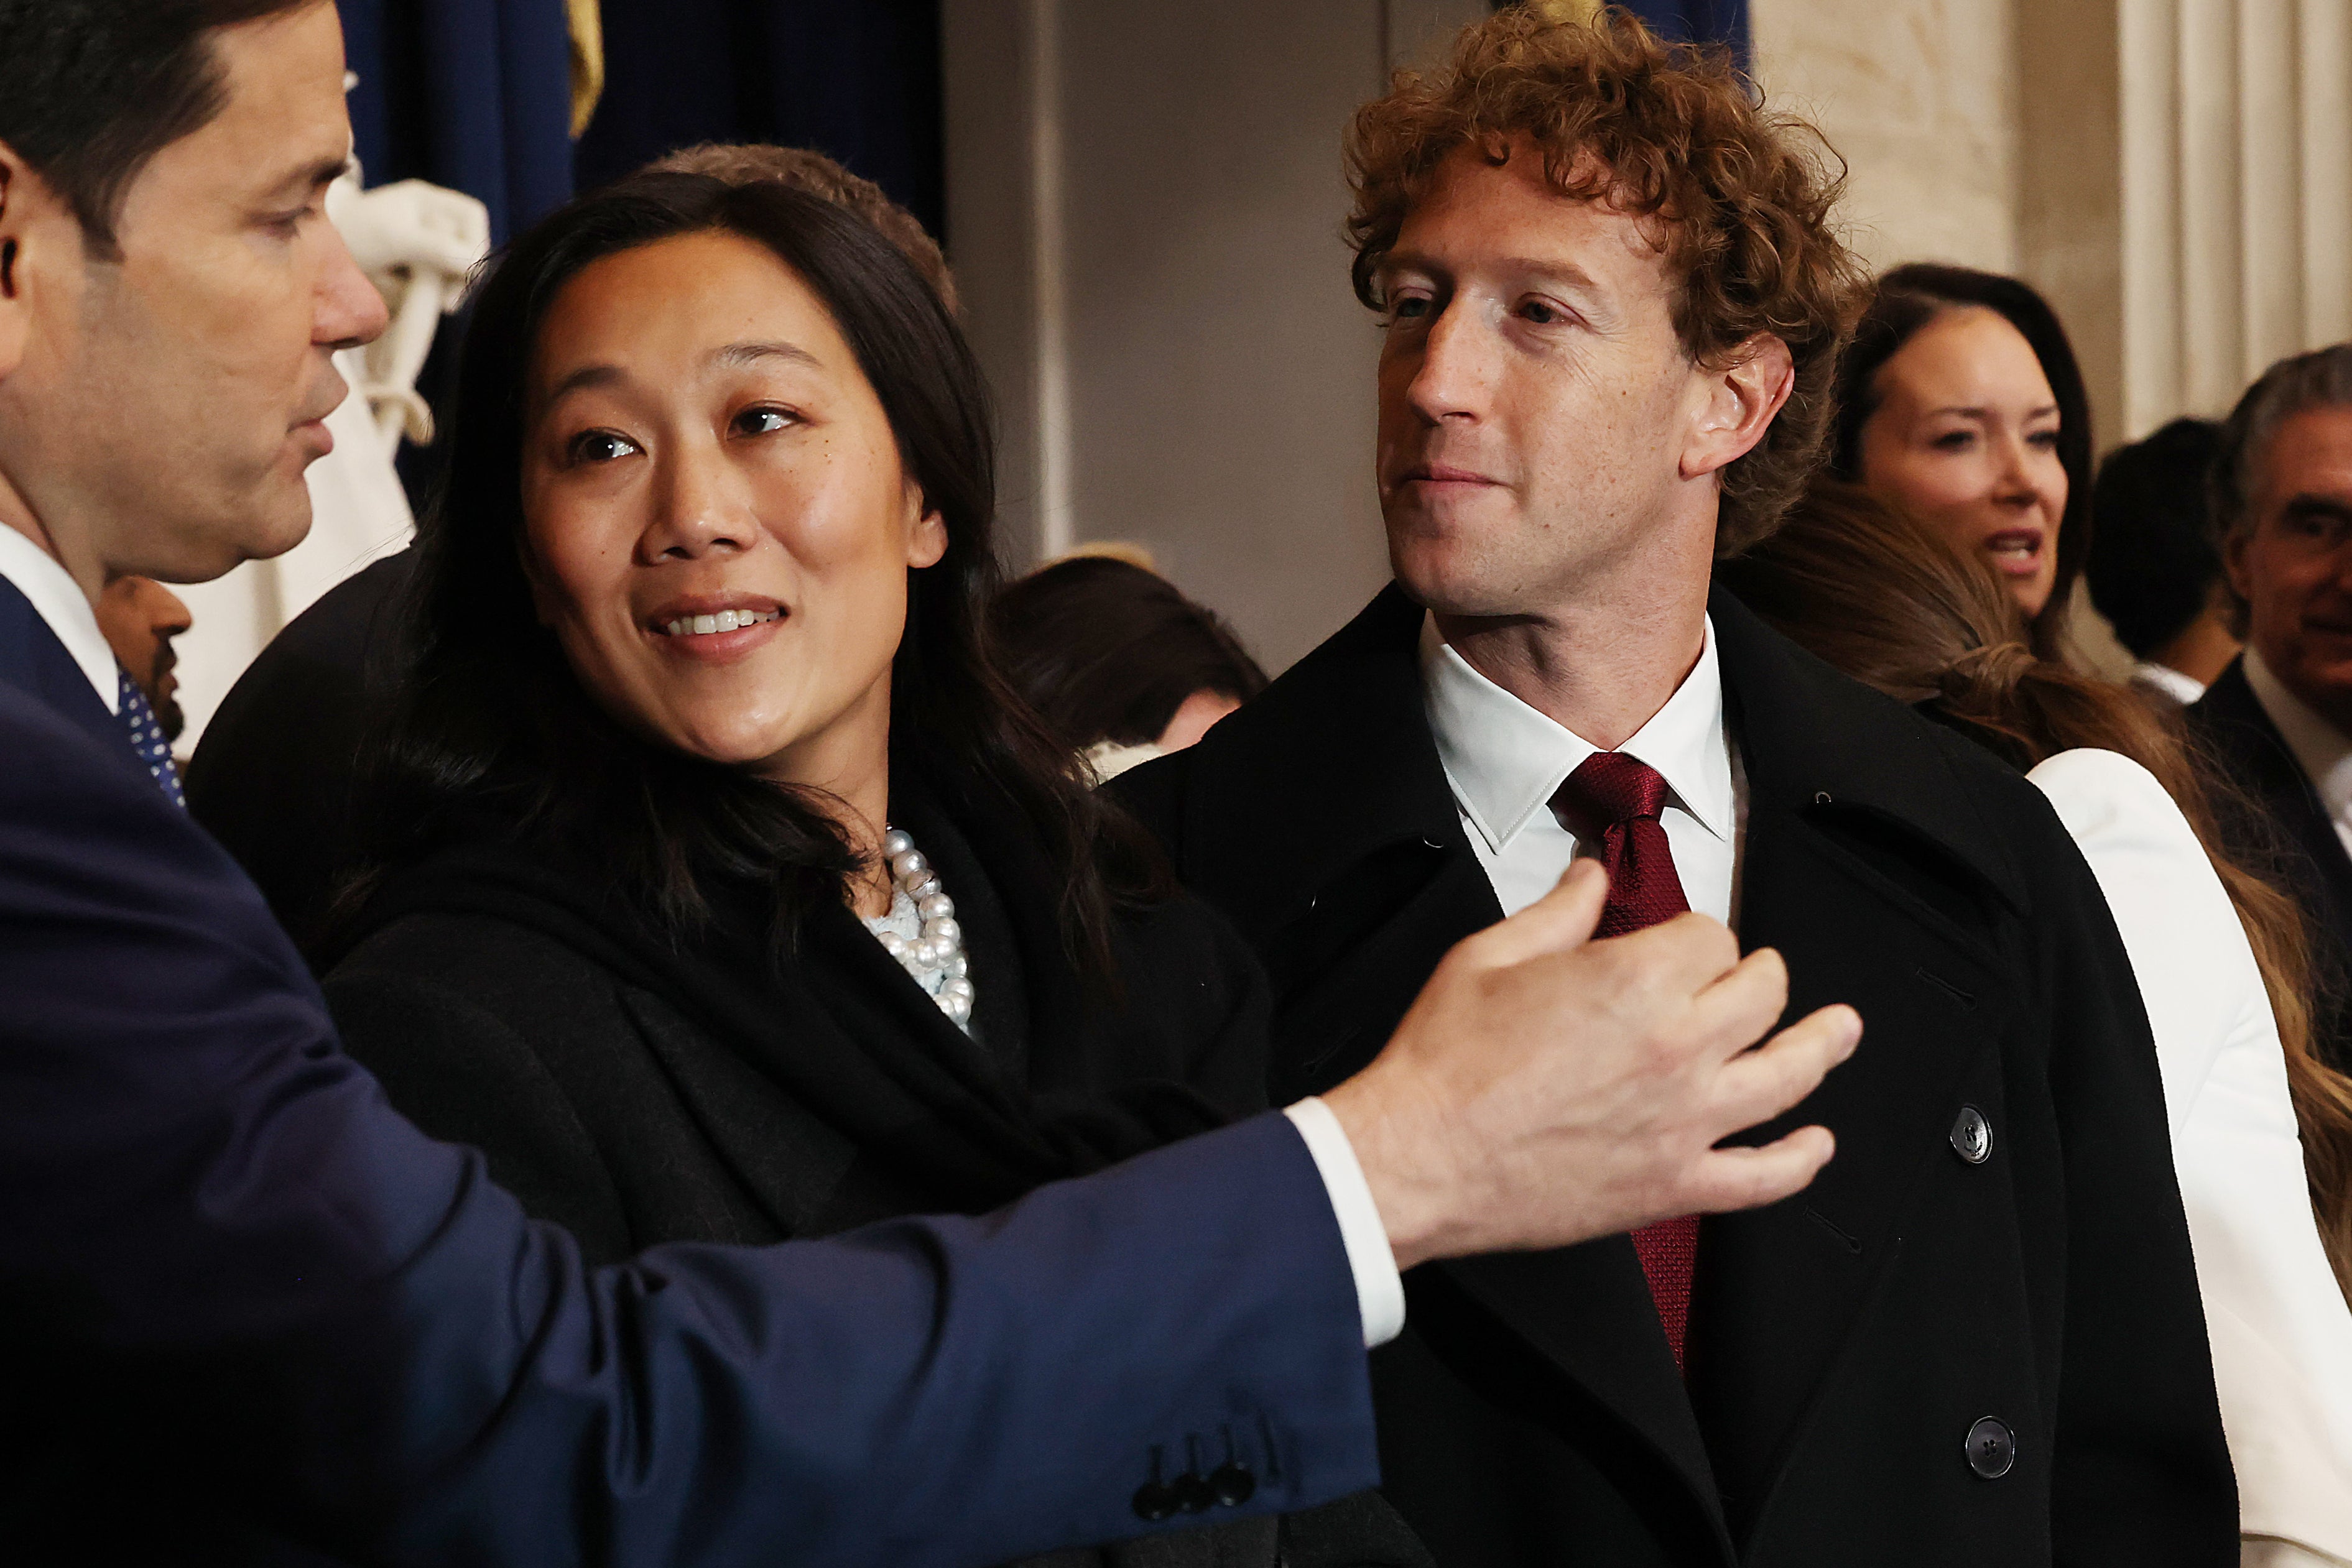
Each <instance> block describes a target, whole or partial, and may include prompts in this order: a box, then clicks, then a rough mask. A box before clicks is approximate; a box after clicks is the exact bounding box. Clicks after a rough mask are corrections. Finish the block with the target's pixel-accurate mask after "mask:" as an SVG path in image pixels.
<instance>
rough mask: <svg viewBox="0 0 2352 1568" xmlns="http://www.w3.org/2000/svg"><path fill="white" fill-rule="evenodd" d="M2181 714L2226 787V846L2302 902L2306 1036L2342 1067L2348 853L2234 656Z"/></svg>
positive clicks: (2347, 991) (2351, 969)
mask: <svg viewBox="0 0 2352 1568" xmlns="http://www.w3.org/2000/svg"><path fill="white" fill-rule="evenodd" d="M2185 720H2186V722H2187V724H2188V726H2189V736H2190V737H2191V738H2193V739H2194V740H2195V741H2196V742H2197V748H2198V752H2199V754H2200V759H2201V760H2202V761H2203V762H2204V763H2205V765H2206V766H2208V767H2209V768H2213V769H2214V770H2215V772H2216V773H2218V774H2219V776H2220V777H2221V779H2223V780H2224V781H2225V782H2226V783H2227V784H2228V785H2229V786H2230V788H2229V789H2227V790H2224V791H2222V792H2221V795H2220V797H2219V799H2220V803H2221V810H2220V812H2219V813H2218V814H2219V816H2220V818H2221V832H2222V836H2223V838H2224V839H2225V840H2226V841H2228V844H2229V848H2230V852H2231V854H2232V855H2233V856H2235V857H2236V858H2237V860H2238V861H2239V862H2240V863H2242V864H2244V865H2249V866H2252V867H2255V868H2257V869H2258V870H2260V871H2262V872H2263V873H2265V874H2267V875H2268V876H2270V877H2271V878H2272V879H2273V881H2275V882H2276V883H2278V884H2279V885H2280V886H2282V887H2284V888H2287V889H2289V890H2290V891H2292V892H2293V893H2294V896H2295V902H2296V903H2297V904H2301V905H2302V907H2303V915H2304V920H2305V929H2306V930H2307V931H2308V932H2309V934H2310V942H2311V956H2312V978H2313V981H2314V985H2315V993H2316V995H2315V999H2316V1001H2317V1004H2318V1005H2317V1006H2316V1007H2315V1009H2313V1013H2312V1023H2313V1037H2314V1038H2313V1043H2314V1044H2315V1046H2316V1047H2317V1048H2318V1050H2319V1053H2320V1055H2321V1057H2322V1059H2323V1060H2325V1061H2327V1062H2328V1063H2329V1065H2331V1066H2333V1067H2335V1068H2336V1070H2337V1071H2345V1072H2352V855H2347V854H2346V853H2345V852H2344V841H2343V840H2341V839H2339V838H2337V837H2336V824H2335V823H2334V822H2333V821H2330V820H2329V818H2328V815H2327V808H2326V806H2325V805H2323V804H2322V803H2321V802H2320V799H2319V791H2318V789H2315V788H2314V786H2313V785H2312V782H2311V780H2310V779H2309V778H2307V777H2305V774H2304V771H2303V764H2302V763H2300V762H2298V761H2296V760H2295V757H2294V751H2293V750H2292V749H2290V748H2289V747H2288V746H2287V743H2286V737H2284V736H2283V735H2281V734H2280V733H2279V730H2278V726H2276V725H2274V724H2273V723H2272V722H2271V716H2270V715H2268V714H2266V713H2264V712H2263V705H2262V703H2261V702H2260V701H2259V700H2257V699H2256V698H2255V696H2254V688H2253V687H2252V685H2249V684H2248V683H2247V681H2246V662H2245V660H2244V659H2243V658H2237V659H2232V660H2231V662H2230V667H2229V668H2228V669H2226V670H2224V671H2222V672H2221V679H2220V680H2217V681H2215V682H2214V683H2213V685H2211V686H2210V688H2208V689H2207V691H2206V693H2205V695H2203V696H2202V697H2200V698H2199V699H2198V700H2197V701H2196V702H2194V703H2192V704H2190V705H2189V708H2188V710H2187V712H2186V714H2185Z"/></svg>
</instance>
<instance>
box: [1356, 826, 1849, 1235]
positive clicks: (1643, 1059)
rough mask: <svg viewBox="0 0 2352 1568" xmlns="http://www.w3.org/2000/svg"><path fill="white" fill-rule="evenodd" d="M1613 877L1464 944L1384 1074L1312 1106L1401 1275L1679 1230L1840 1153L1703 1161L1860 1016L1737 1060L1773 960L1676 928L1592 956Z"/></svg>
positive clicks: (1768, 1106) (1577, 883) (1815, 1025)
mask: <svg viewBox="0 0 2352 1568" xmlns="http://www.w3.org/2000/svg"><path fill="white" fill-rule="evenodd" d="M1607 895H1608V878H1607V877H1606V876H1605V875H1604V874H1603V873H1602V872H1601V869H1600V867H1599V866H1597V865H1595V864H1594V863H1592V862H1590V861H1580V862H1577V863H1576V864H1575V865H1573V866H1571V867H1570V869H1569V872H1568V874H1567V875H1566V876H1564V877H1562V878H1561V879H1560V882H1559V886H1558V887H1556V888H1554V889H1553V890H1552V891H1551V892H1550V893H1549V894H1547V895H1545V897H1544V898H1542V899H1541V900H1540V901H1538V903H1536V904H1531V905H1529V906H1528V908H1526V909H1524V910H1522V911H1520V912H1519V913H1518V914H1517V915H1513V916H1511V917H1510V918H1509V919H1507V920H1505V921H1503V922H1501V923H1500V924H1498V925H1493V926H1490V927H1488V928H1487V929H1486V930H1485V931H1482V932H1480V933H1478V934H1477V935H1476V936H1471V937H1469V938H1467V939H1465V941H1463V942H1461V943H1459V944H1457V945H1456V946H1454V949H1453V951H1451V952H1450V953H1448V954H1447V955H1446V956H1445V958H1444V962H1442V963H1441V964H1439V966H1438V967H1437V970H1436V972H1435V973H1434V974H1433V975H1432V976H1431V977H1430V981H1429V984H1428V985H1427V986H1425V987H1423V989H1422V993H1421V995H1420V997H1419V998H1417V999H1416V1000H1415V1001H1414V1003H1413V1005H1412V1009H1411V1010H1410V1011H1408V1012H1407V1013H1406V1015H1405V1017H1404V1020H1403V1021H1402V1023H1401V1024H1399V1025H1398V1026H1397V1030H1396V1033H1395V1034H1394V1035H1393V1036H1392V1037H1391V1039H1390V1040H1389V1044H1388V1046H1387V1048H1386V1049H1385V1050H1383V1051H1381V1055H1380V1057H1379V1059H1378V1060H1377V1061H1373V1062H1372V1064H1371V1065H1370V1066H1369V1067H1367V1068H1366V1069H1365V1070H1364V1071H1361V1072H1360V1073H1358V1074H1357V1075H1356V1076H1355V1077H1354V1078H1351V1079H1349V1081H1348V1082H1345V1083H1343V1084H1341V1085H1340V1086H1339V1088H1337V1089H1335V1090H1333V1091H1331V1092H1329V1093H1328V1094H1326V1095H1325V1096H1324V1097H1323V1098H1324V1100H1325V1102H1326V1103H1328V1105H1329V1106H1330V1107H1331V1110H1332V1112H1333V1113H1334V1114H1335V1115H1337V1116H1338V1117H1339V1124H1340V1125H1341V1126H1342V1127H1343V1128H1345V1129H1346V1131H1347V1134H1348V1137H1349V1142H1350V1143H1351V1144H1352V1145H1354V1147H1355V1150H1356V1156H1357V1159H1358V1161H1359V1162H1360V1164H1361V1165H1362V1166H1363V1169H1364V1175H1365V1179H1366V1180H1367V1182H1368V1183H1369V1184H1370V1186H1371V1189H1372V1197H1373V1198H1374V1201H1375V1202H1377V1203H1378V1204H1379V1206H1380V1210H1381V1221H1382V1222H1383V1224H1384V1225H1385V1226H1386V1227H1387V1228H1388V1234H1389V1245H1390V1248H1391V1250H1392V1251H1393V1252H1394V1253H1395V1255H1396V1260H1397V1264H1398V1266H1399V1267H1400V1268H1410V1267H1411V1266H1412V1265H1413V1264H1414V1263H1417V1262H1420V1261H1422V1260H1424V1259H1428V1258H1436V1257H1455V1256H1460V1255H1462V1254H1465V1253H1471V1252H1488V1251H1502V1250H1508V1249H1527V1248H1542V1247H1562V1246H1568V1245H1570V1244H1572V1243H1574V1242H1579V1241H1587V1240H1591V1239H1593V1238H1595V1237H1600V1236H1608V1235H1612V1234H1615V1233H1617V1232H1620V1231H1627V1230H1633V1229H1634V1228H1638V1227H1640V1226H1643V1225H1646V1224H1649V1223H1651V1222H1652V1221H1654V1220H1659V1219H1666V1218H1674V1217H1675V1216H1677V1215H1684V1214H1699V1213H1709V1212H1715V1211H1719V1210H1724V1209H1736V1208H1748V1207H1756V1206H1758V1205H1760V1204H1766V1203H1771V1202H1775V1201H1777V1200H1778V1199H1780V1198H1783V1197H1788V1196H1789V1195H1790V1194H1791V1193H1794V1192H1797V1191H1799V1190H1801V1188H1803V1187H1804V1186H1805V1185H1806V1184H1807V1183H1808V1182H1810V1181H1811V1180H1812V1179H1813V1176H1815V1174H1816V1173H1818V1172H1819V1171H1820V1170H1821V1168H1822V1166H1823V1165H1825V1164H1827V1163H1828V1161H1829V1158H1830V1155H1832V1152H1833V1143H1832V1138H1831V1136H1830V1134H1829V1130H1828V1129H1827V1128H1825V1127H1801V1128H1799V1129H1798V1130H1797V1131H1795V1132H1792V1133H1790V1134H1788V1135H1787V1136H1785V1137H1782V1138H1780V1139H1778V1140H1776V1141H1774V1142H1772V1143H1770V1144H1767V1145H1762V1146H1761V1147H1755V1148H1749V1147H1745V1146H1734V1147H1730V1148H1717V1147H1716V1145H1717V1144H1718V1143H1719V1142H1721V1141H1722V1140H1723V1139H1725V1138H1727V1137H1729V1136H1731V1135H1732V1134H1736V1133H1738V1132H1740V1131H1742V1130H1744V1129H1746V1128H1748V1127H1752V1126H1755V1125H1757V1124H1759V1123H1762V1122H1768V1121H1769V1120H1771V1119H1772V1118H1773V1117H1775V1116H1778V1115H1780V1113H1783V1112H1785V1111H1787V1110H1788V1109H1790V1107H1791V1106H1793V1105H1795V1104H1797V1103H1799V1102H1800V1101H1801V1100H1803V1099H1804V1098H1805V1096H1806V1095H1808V1094H1810V1093H1811V1092H1813V1090H1814V1088H1815V1087H1817V1086H1818V1085H1819V1084H1820V1082H1822V1077H1823V1076H1824V1075H1825V1074H1826V1073H1827V1072H1828V1071H1829V1070H1830V1069H1831V1068H1832V1067H1834V1066H1836V1065H1837V1064H1838V1063H1839V1062H1841V1061H1844V1060H1845V1059H1846V1058H1847V1057H1848V1056H1850V1055H1852V1054H1853V1050H1854V1046H1855V1044H1856V1042H1857V1041H1858V1040H1860V1039H1861V1037H1862V1019H1861V1018H1860V1017H1859V1016H1858V1015H1857V1014H1856V1013H1855V1012H1854V1010H1853V1009H1852V1008H1848V1007H1830V1008H1823V1009H1821V1010H1820V1011H1818V1012H1815V1013H1812V1014H1811V1015H1809V1016H1807V1017H1806V1018H1804V1019H1800V1020H1799V1021H1798V1022H1796V1023H1794V1024H1792V1025H1790V1027H1789V1028H1787V1029H1785V1030H1781V1031H1780V1033H1779V1034H1777V1035H1774V1036H1773V1037H1772V1039H1771V1040H1769V1041H1768V1042H1767V1043H1766V1044H1764V1045H1763V1046H1762V1047H1760V1048H1759V1049H1756V1050H1750V1049H1748V1048H1749V1047H1751V1046H1753V1045H1755V1043H1756V1041H1757V1040H1760V1039H1762V1038H1763V1036H1764V1033H1765V1031H1766V1030H1769V1029H1770V1028H1771V1027H1772V1024H1773V1023H1774V1021H1775V1020H1776V1019H1779V1018H1780V1013H1781V1010H1782V1009H1784V1008H1785V1007H1786V1006H1787V1005H1788V998H1789V977H1788V970H1787V968H1786V967H1785V966H1784V965H1783V964H1782V963H1781V961H1780V955H1779V954H1777V953H1775V952H1773V951H1771V950H1770V949H1769V948H1764V949H1759V951H1757V952H1754V953H1750V954H1749V955H1748V956H1747V957H1745V958H1742V957H1741V956H1739V947H1738V941H1737V940H1736V939H1735V938H1734V937H1733V936H1732V934H1731V933H1730V931H1729V930H1727V928H1726V927H1725V926H1724V925H1722V924H1721V923H1720V922H1718V921H1715V920H1711V919H1708V918H1707V917H1706V916H1705V915H1677V916H1675V918H1674V919H1672V920H1668V921H1665V922H1664V923H1662V924H1660V925H1654V926H1651V927H1649V928H1648V929H1647V930H1643V931H1639V932H1635V933H1633V935H1630V936H1615V937H1611V938H1608V939H1606V940H1599V941H1596V940H1594V939H1593V936H1592V932H1593V928H1594V926H1595V925H1596V924H1597V923H1598V922H1599V920H1600V918H1601V904H1602V903H1603V902H1604V900H1605V899H1606V897H1607Z"/></svg>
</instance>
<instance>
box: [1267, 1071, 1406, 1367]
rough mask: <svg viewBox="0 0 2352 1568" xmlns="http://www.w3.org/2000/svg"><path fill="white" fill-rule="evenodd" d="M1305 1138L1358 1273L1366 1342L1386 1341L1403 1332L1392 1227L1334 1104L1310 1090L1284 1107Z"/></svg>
mask: <svg viewBox="0 0 2352 1568" xmlns="http://www.w3.org/2000/svg"><path fill="white" fill-rule="evenodd" d="M1283 1114H1284V1115H1286V1116H1287V1117H1289V1118H1290V1124H1291V1125H1292V1126H1294V1127H1296V1128H1297V1129H1298V1135H1299V1137H1301V1138H1302V1139H1304V1140H1306V1143H1307V1153H1308V1154H1309V1155H1313V1156H1314V1159H1315V1171H1316V1174H1317V1175H1318V1176H1321V1177H1322V1178H1323V1191H1324V1192H1325V1194H1326V1195H1327V1196H1328V1197H1329V1198H1330V1199H1331V1213H1332V1215H1333V1216H1334V1217H1335V1218H1338V1220H1339V1239H1340V1241H1341V1242H1342V1243H1343V1244H1344V1245H1345V1246H1346V1247H1347V1249H1348V1268H1349V1272H1351V1273H1353V1274H1354V1275H1355V1277H1356V1310H1357V1311H1358V1312H1360V1313H1361V1314H1362V1315H1363V1319H1364V1348H1365V1349H1366V1350H1370V1349H1371V1348H1372V1347H1373V1346H1375V1345H1382V1344H1386V1343H1388V1342H1389V1341H1391V1340H1392V1339H1394V1338H1396V1336H1397V1335H1399V1334H1400V1333H1403V1332H1404V1281H1403V1280H1402V1279H1401V1278H1399V1277H1398V1275H1397V1266H1396V1254H1395V1253H1394V1252H1392V1251H1391V1250H1390V1249H1389V1231H1388V1227H1387V1226H1385V1225H1383V1224H1381V1210H1380V1206H1379V1205H1378V1204H1376V1203H1374V1202H1373V1201H1372V1189H1371V1186H1370V1184H1369V1183H1367V1182H1366V1181H1365V1180H1364V1167H1363V1166H1360V1165H1359V1164H1358V1163H1357V1161H1356V1146H1355V1145H1353V1144H1351V1143H1349V1142H1348V1132H1347V1129H1346V1128H1344V1127H1342V1126H1340V1125H1339V1117H1337V1116H1335V1115H1333V1114H1332V1113H1331V1107H1330V1106H1328V1105H1326V1104H1325V1103H1323V1102H1322V1101H1320V1100H1318V1099H1317V1098H1315V1097H1314V1096H1313V1095H1311V1094H1310V1095H1308V1096H1307V1098H1306V1099H1304V1100H1301V1101H1300V1102H1298V1103H1297V1104H1296V1105H1292V1106H1290V1107H1289V1108H1287V1109H1286V1110H1285V1111H1284V1112H1283Z"/></svg>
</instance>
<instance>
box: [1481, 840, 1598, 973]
mask: <svg viewBox="0 0 2352 1568" xmlns="http://www.w3.org/2000/svg"><path fill="white" fill-rule="evenodd" d="M1608 901H1609V873H1606V872H1604V871H1602V870H1601V862H1598V861H1590V860H1580V861H1577V862H1573V863H1571V864H1570V866H1569V868H1568V871H1567V873H1566V874H1564V875H1563V876H1561V878H1560V879H1559V883H1557V884H1555V885H1554V886H1553V888H1552V890H1551V891H1550V892H1549V893H1547V894H1544V895H1543V896H1542V897H1541V898H1538V899H1537V900H1536V901H1535V902H1534V903H1533V904H1528V906H1527V907H1526V908H1525V909H1522V910H1520V911H1519V912H1518V913H1517V915H1512V916H1511V917H1510V918H1509V919H1507V920H1506V921H1504V922H1502V923H1501V924H1500V925H1489V926H1488V927H1486V930H1484V931H1482V932H1480V933H1479V934H1478V935H1477V936H1475V938H1473V940H1474V941H1475V942H1476V943H1477V945H1478V947H1477V951H1478V956H1479V957H1480V959H1481V960H1482V961H1484V962H1486V963H1491V964H1494V965H1496V966H1498V967H1499V966H1502V965H1507V964H1522V963H1525V962H1526V961H1527V960H1528V959H1529V958H1534V957H1539V956H1543V955H1546V954H1550V953H1565V952H1569V951H1570V950H1571V949H1573V948H1577V947H1580V946H1583V945H1584V944H1585V943H1587V942H1589V941H1591V939H1592V930H1593V927H1594V926H1596V925H1600V924H1601V905H1602V904H1606V903H1607V902H1608Z"/></svg>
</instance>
